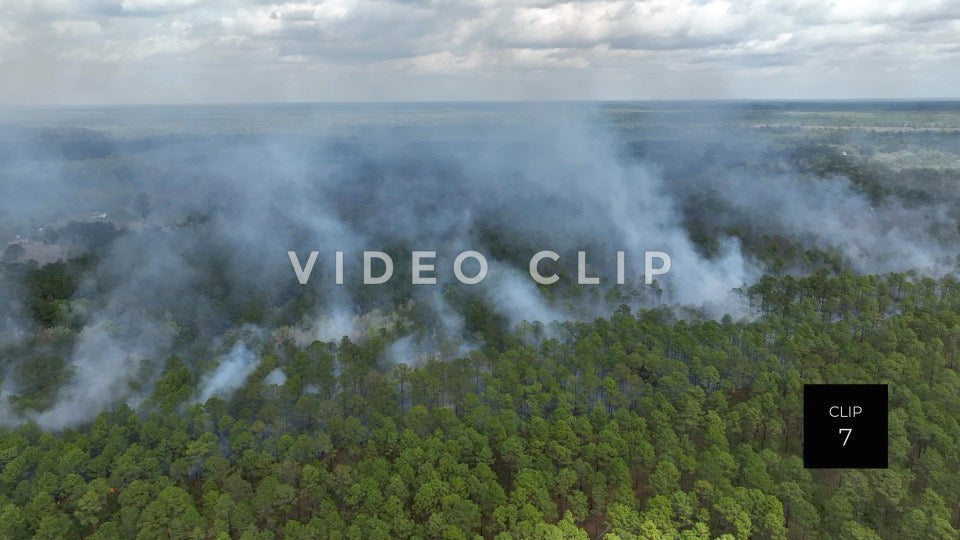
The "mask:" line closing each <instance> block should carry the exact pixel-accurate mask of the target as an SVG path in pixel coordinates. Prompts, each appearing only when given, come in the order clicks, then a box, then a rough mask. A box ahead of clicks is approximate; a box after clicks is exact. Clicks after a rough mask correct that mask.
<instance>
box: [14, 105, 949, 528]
mask: <svg viewBox="0 0 960 540" xmlns="http://www.w3.org/2000/svg"><path fill="white" fill-rule="evenodd" d="M462 107H466V108H461V109H456V108H454V109H448V108H444V107H439V108H438V109H429V108H416V107H414V106H410V107H408V108H404V107H399V108H398V111H399V112H395V113H394V115H395V116H393V117H390V118H389V119H388V120H389V121H386V120H384V119H383V118H380V117H377V116H376V115H373V114H372V113H370V116H364V114H365V113H363V112H362V111H360V112H358V111H355V110H352V111H349V112H350V114H346V115H345V116H343V117H344V118H351V119H352V120H351V121H350V122H349V123H347V125H341V124H336V125H326V126H325V127H324V128H323V131H324V134H323V136H322V137H318V136H317V135H316V134H315V133H313V129H314V126H313V124H312V123H311V121H306V120H303V119H298V115H299V114H301V113H302V112H303V111H293V113H291V112H290V111H286V112H284V111H279V112H277V111H273V113H275V114H272V115H271V116H270V117H271V118H275V119H279V120H276V121H277V122H278V124H279V125H277V126H270V127H269V129H266V128H264V129H265V130H266V132H265V133H253V134H251V133H249V132H248V131H247V130H248V129H251V130H252V129H253V128H252V127H249V124H247V123H245V122H247V120H246V118H247V117H246V116H245V115H247V114H249V111H247V112H244V111H245V110H244V109H242V108H241V109H238V110H237V111H234V112H233V113H232V114H221V115H213V116H214V117H215V118H213V119H211V118H210V117H208V116H206V115H205V114H204V113H203V112H202V111H200V110H196V109H191V108H185V109H175V110H174V112H175V113H176V114H175V115H174V118H176V120H175V121H171V120H170V118H171V117H170V116H169V111H157V110H152V109H147V110H144V111H141V112H140V113H138V114H139V115H142V116H138V115H132V116H131V117H130V118H126V119H122V121H118V124H119V126H120V127H118V126H117V125H97V124H96V122H97V121H102V120H96V119H90V118H86V117H83V114H85V113H83V112H82V111H81V112H77V113H72V114H79V115H80V118H81V119H83V120H84V123H85V124H86V125H89V126H91V127H89V128H85V129H79V130H78V129H68V128H66V127H63V126H61V127H56V128H51V127H49V126H47V127H37V126H27V127H24V125H22V124H23V123H24V121H23V120H22V119H14V120H11V121H9V122H8V123H6V124H3V129H0V156H2V159H4V160H5V162H6V163H8V164H9V167H7V168H6V169H5V170H4V171H2V172H0V182H3V187H4V194H5V195H6V194H10V196H9V197H6V198H5V199H4V201H2V202H0V232H2V233H3V234H4V235H6V236H9V238H10V240H11V241H10V244H9V245H10V246H19V249H18V248H16V247H7V248H6V249H5V251H3V254H2V258H0V305H2V306H3V307H4V310H3V311H2V312H0V376H2V382H0V420H2V424H3V427H2V428H0V537H2V538H12V539H19V538H76V537H93V538H133V537H138V538H245V539H259V538H304V539H306V538H357V539H367V538H476V537H483V538H493V537H498V538H503V539H508V538H517V539H519V538H544V539H547V538H551V539H553V538H605V539H606V540H617V539H621V540H627V539H632V538H644V539H657V538H663V539H667V538H674V539H707V538H718V537H719V538H724V539H730V538H736V539H741V538H791V539H792V538H797V539H799V538H849V539H869V538H935V539H952V538H957V537H958V536H960V374H958V367H960V365H958V364H960V281H958V280H957V279H956V277H955V275H956V272H955V271H956V264H957V247H958V246H960V228H958V227H957V225H956V223H957V221H956V220H957V216H958V215H960V193H958V191H957V185H958V184H957V180H958V171H960V167H958V165H957V164H958V163H960V158H958V156H960V144H958V141H960V135H958V132H957V131H950V130H946V131H934V130H930V129H928V128H929V127H930V126H931V122H934V123H936V125H938V126H940V125H941V124H943V123H944V122H947V121H950V119H951V118H953V116H951V115H954V116H955V112H951V111H952V109H949V107H948V106H947V105H944V107H947V109H946V110H944V111H934V112H929V111H926V107H928V105H925V106H924V107H925V108H922V109H923V111H925V112H923V111H920V110H918V111H915V112H913V113H910V112H903V111H902V110H897V111H893V110H889V109H885V108H883V107H882V106H879V105H877V106H875V107H873V108H870V107H866V106H864V107H865V108H863V107H860V106H853V105H850V106H848V107H844V106H842V105H830V106H828V105H822V106H817V105H815V104H814V105H809V106H808V107H807V108H806V109H804V108H802V107H801V105H798V104H794V105H789V106H783V107H773V106H771V105H769V104H767V105H764V104H757V105H754V106H747V105H742V104H728V105H725V106H719V107H715V108H712V109H703V106H702V105H691V104H669V105H667V104H664V105H660V106H649V107H646V108H645V107H630V106H626V105H624V104H612V105H609V106H606V107H601V108H600V111H599V116H590V115H596V114H598V112H597V111H596V110H593V108H591V109H590V111H589V114H586V113H584V112H583V111H577V113H576V114H575V115H574V116H576V117H577V118H578V119H577V121H576V122H574V123H573V124H572V126H573V127H571V126H570V125H567V124H566V123H564V122H561V121H559V120H557V119H556V118H555V116H556V117H560V116H564V115H569V114H570V112H569V111H568V110H564V111H563V114H562V115H561V114H560V113H558V112H555V111H554V112H553V113H551V114H550V115H546V119H544V116H543V115H542V114H540V113H538V114H533V113H530V116H531V117H532V118H534V120H535V122H533V123H534V124H535V126H534V127H531V126H530V125H528V124H529V123H530V120H529V118H527V119H525V120H524V119H521V120H518V119H517V118H518V117H521V116H522V115H518V110H517V109H515V108H510V107H508V106H502V107H500V106H476V108H475V109H470V107H469V106H462ZM564 107H566V106H564ZM562 108H563V107H562ZM705 111H707V112H709V113H710V114H705ZM222 112H223V111H221V113H222ZM128 113H129V111H128ZM63 114H65V115H67V117H68V120H69V122H68V121H67V120H65V121H64V122H66V123H67V124H71V125H72V123H75V122H76V119H73V118H71V117H69V114H67V113H63ZM129 114H132V113H129ZM311 114H313V115H314V117H312V118H313V120H315V119H316V118H315V117H316V116H323V115H322V114H320V113H317V112H316V111H313V112H312V113H311ZM584 115H586V116H588V117H589V118H592V119H593V121H594V122H596V123H597V124H600V125H602V129H595V127H590V128H589V129H587V128H584V130H586V131H587V132H588V133H589V134H591V135H590V137H584V136H583V134H581V133H580V131H579V129H580V128H581V127H582V126H583V125H582V122H583V120H582V118H581V116H584ZM398 117H399V118H400V120H397V118H398ZM224 118H226V120H224ZM338 118H340V117H338ZM931 118H933V119H934V120H931ZM223 122H226V124H224V123H223ZM543 122H547V123H546V126H547V127H546V128H544V127H543V126H540V125H539V124H538V123H543ZM398 124H399V125H398ZM501 124H505V125H506V126H507V128H509V129H505V128H504V127H503V125H501ZM516 124H519V127H517V125H516ZM832 124H837V125H843V126H851V125H853V126H855V127H858V129H857V130H855V131H854V132H852V133H851V132H849V131H850V130H838V129H831V127H830V126H831V125H832ZM171 125H172V126H174V127H172V128H171ZM357 125H359V126H361V127H359V128H358V127H356V126H357ZM371 125H372V126H375V127H374V128H371V127H370V126H371ZM491 125H492V126H494V127H490V126H491ZM891 125H896V126H897V127H898V129H899V131H891V130H890V129H886V128H889V127H890V126H891ZM385 126H386V127H385ZM478 126H480V127H478ZM483 126H486V127H483ZM810 126H814V127H810ZM948 127H949V126H948ZM879 128H884V129H879ZM516 129H519V130H520V133H521V136H517V135H516V134H514V135H511V137H512V138H509V140H508V141H506V142H504V141H500V140H499V139H498V138H497V137H496V136H495V135H499V134H503V133H515V130H516ZM478 134H479V135H478ZM523 135H528V136H531V137H530V139H529V140H524V139H523ZM533 135H536V137H533ZM585 139H589V140H588V141H586V142H585ZM24 141H27V142H24ZM571 141H572V142H571ZM388 143H389V144H388ZM580 144H584V145H586V146H585V147H584V148H580V147H578V146H577V145H580ZM544 152H549V155H548V156H547V157H548V158H549V159H544ZM916 155H924V156H928V157H930V156H939V157H938V158H936V159H933V158H931V159H930V160H928V161H927V162H926V165H925V166H923V167H918V166H917V164H916V162H915V160H914V157H911V156H916ZM51 164H54V165H51ZM584 178H589V179H590V181H589V182H586V181H584V180H583V179H584ZM31 182H33V183H34V184H35V185H42V186H46V187H49V188H50V189H51V192H50V193H51V195H50V196H49V198H47V199H42V198H40V197H38V196H37V195H36V193H37V192H36V191H30V190H27V189H26V186H28V185H30V184H31ZM425 242H426V243H428V244H429V245H427V246H424V245H423V243H425ZM658 242H662V243H663V244H664V246H663V247H664V249H665V250H666V251H668V252H671V255H672V256H673V258H674V263H673V264H674V267H675V271H674V270H672V271H671V274H670V275H668V276H665V278H664V279H658V280H657V282H656V283H655V284H654V285H652V286H646V285H644V284H643V282H642V277H641V276H631V277H632V278H636V279H631V280H630V281H629V282H628V283H627V284H626V285H623V286H615V285H612V284H611V283H612V281H611V280H610V279H608V278H609V276H608V275H605V278H607V279H605V281H604V284H603V285H600V286H596V287H583V286H576V284H575V281H574V279H573V276H575V275H576V272H577V269H576V260H577V256H576V252H577V251H578V250H580V249H589V250H590V251H591V257H594V256H595V257H596V258H595V259H591V260H596V261H598V262H597V263H596V266H595V267H593V268H591V271H595V273H603V270H604V269H610V268H613V266H614V265H613V264H612V258H611V256H612V254H613V253H614V252H615V250H617V249H623V248H625V247H627V248H636V249H638V250H642V249H644V248H648V247H649V248H657V247H660V246H658V245H657V243H658ZM544 243H547V244H549V245H546V246H544V245H543V244H544ZM357 246H362V247H364V248H370V249H378V250H379V249H382V250H383V251H385V252H387V253H389V254H391V256H393V257H394V259H395V260H397V261H400V260H404V259H406V260H408V259H409V252H410V251H411V250H412V249H423V248H424V247H428V248H431V249H434V248H436V249H438V250H440V249H446V250H447V251H448V252H449V253H457V252H459V251H462V250H463V249H466V248H474V249H478V250H479V251H481V252H483V253H484V254H485V255H487V256H488V257H489V258H490V260H491V279H490V280H489V283H486V282H485V283H484V284H483V285H480V286H468V285H464V284H461V283H457V282H455V281H454V280H452V279H441V280H440V283H438V284H437V285H435V286H429V287H421V286H413V285H411V283H410V278H409V267H408V265H405V264H398V265H397V268H396V272H397V274H396V275H395V277H394V279H392V280H391V281H390V283H388V284H385V285H381V286H363V285H362V284H360V283H359V282H358V281H357V280H356V279H355V276H357V275H358V274H359V272H357V271H354V270H356V267H352V268H348V272H347V273H346V274H347V280H346V283H345V284H344V285H343V286H340V287H337V286H334V285H333V283H332V279H330V272H331V268H332V267H331V266H323V267H321V264H320V263H318V270H317V271H318V273H319V276H320V278H319V279H316V280H313V281H311V284H310V285H308V286H301V285H299V284H298V283H297V280H296V278H295V276H294V273H293V271H292V270H291V269H290V266H289V262H288V260H287V256H286V251H287V250H288V249H300V250H305V251H308V250H311V249H329V251H326V252H325V253H326V254H328V255H332V253H333V250H334V249H347V250H348V251H349V250H351V249H354V250H355V249H356V248H357ZM539 249H556V251H557V252H558V253H560V254H561V258H560V262H559V263H558V264H556V265H555V266H551V267H550V270H551V271H555V272H557V273H558V274H559V275H560V276H561V277H562V279H561V282H559V283H558V284H556V285H553V286H542V285H541V286H537V285H536V284H534V283H533V282H532V281H531V280H530V279H529V276H526V277H524V276H523V274H522V273H523V272H524V271H525V266H526V263H527V262H528V261H529V257H530V256H531V255H532V254H533V253H534V252H536V251H538V250H539ZM354 253H356V252H355V251H354ZM328 258H329V257H328ZM349 264H357V262H356V259H354V262H353V263H348V265H349ZM495 270H496V272H494V271H495ZM495 273H496V274H497V275H499V276H501V277H500V278H497V279H492V278H493V275H494V274H495ZM351 276H354V277H353V278H351ZM438 277H440V276H438ZM521 278H522V279H521ZM811 383H883V384H888V385H889V392H890V403H889V455H890V459H889V465H890V466H889V468H887V469H863V470H856V469H838V470H826V469H822V470H821V469H804V467H803V459H802V457H801V455H802V445H803V421H802V420H803V418H802V395H803V394H802V390H803V385H804V384H811Z"/></svg>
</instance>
